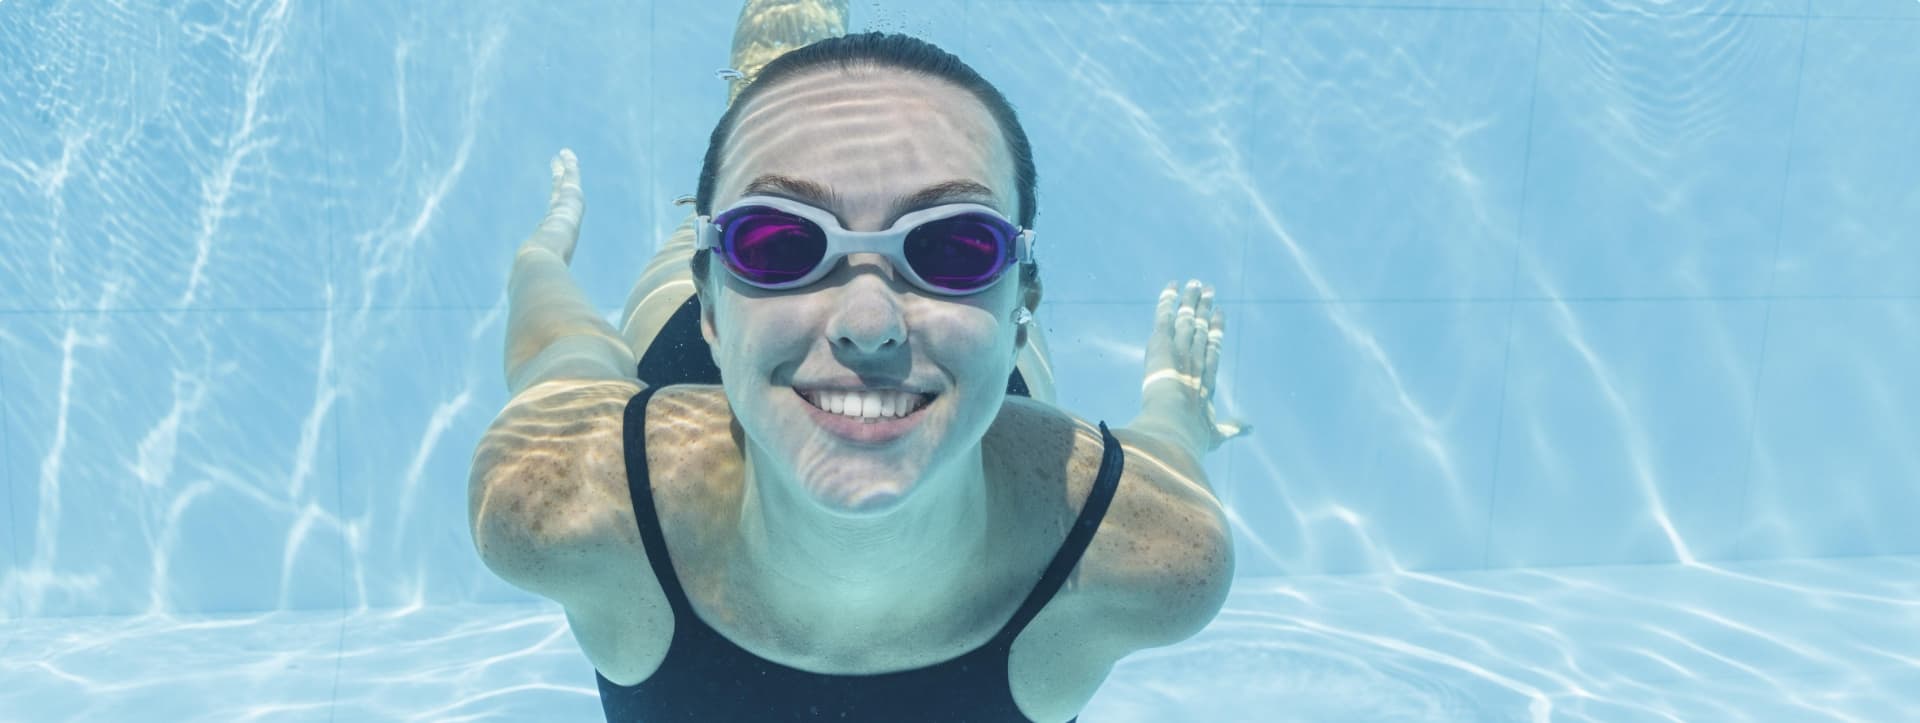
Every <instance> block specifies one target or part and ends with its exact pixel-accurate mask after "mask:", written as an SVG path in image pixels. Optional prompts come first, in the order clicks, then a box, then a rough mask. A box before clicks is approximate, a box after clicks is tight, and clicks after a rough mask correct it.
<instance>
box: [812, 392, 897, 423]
mask: <svg viewBox="0 0 1920 723" xmlns="http://www.w3.org/2000/svg"><path fill="white" fill-rule="evenodd" d="M801 394H802V395H805V396H806V398H807V401H809V402H812V403H813V406H816V407H819V408H821V409H825V410H827V411H829V412H833V413H835V414H844V415H846V416H849V417H862V418H866V417H904V416H906V415H907V414H909V413H911V412H913V410H915V409H919V408H920V405H921V404H922V403H923V402H924V401H925V400H926V397H925V396H924V395H920V394H912V393H908V392H838V391H828V390H819V391H811V392H801Z"/></svg>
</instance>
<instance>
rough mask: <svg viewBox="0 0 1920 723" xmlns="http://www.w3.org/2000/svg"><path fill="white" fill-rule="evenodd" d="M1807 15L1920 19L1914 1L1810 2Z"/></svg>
mask: <svg viewBox="0 0 1920 723" xmlns="http://www.w3.org/2000/svg"><path fill="white" fill-rule="evenodd" d="M1807 14H1808V15H1809V16H1810V17H1815V18H1900V19H1915V18H1920V2H1914V0H1808V5H1807Z"/></svg>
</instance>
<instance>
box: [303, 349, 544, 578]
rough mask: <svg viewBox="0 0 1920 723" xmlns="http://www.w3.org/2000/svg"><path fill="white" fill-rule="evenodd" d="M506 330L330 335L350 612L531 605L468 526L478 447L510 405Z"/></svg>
mask: <svg viewBox="0 0 1920 723" xmlns="http://www.w3.org/2000/svg"><path fill="white" fill-rule="evenodd" d="M505 322H506V318H505V315H504V314H503V313H489V312H487V311H389V312H384V313H380V314H378V315H377V316H374V317H371V318H369V319H367V320H366V322H365V323H364V324H361V323H356V322H351V321H348V322H346V323H342V324H340V325H339V326H337V327H336V328H335V330H334V339H335V344H336V348H337V349H338V350H339V351H340V354H341V357H340V358H341V359H342V362H341V365H340V371H339V376H338V382H339V385H340V389H341V392H342V394H341V399H340V405H339V412H338V413H339V419H340V486H341V505H340V510H341V517H342V519H343V521H344V522H345V523H346V525H347V526H348V528H349V529H351V530H352V531H353V534H352V535H351V536H350V537H349V539H348V547H349V550H348V559H349V560H350V561H351V565H350V566H349V569H348V571H347V580H348V589H347V605H348V606H349V607H362V606H365V607H375V608H378V607H399V606H411V605H423V604H424V605H436V604H447V603H461V602H476V601H480V602H503V601H514V602H529V601H531V600H532V599H533V598H532V597H531V596H529V595H528V594H526V593H523V592H520V591H518V590H516V589H514V588H512V587H510V586H508V585H507V584H506V583H505V582H503V581H501V580H500V578H498V577H497V576H495V575H494V574H493V573H492V572H490V571H488V570H487V569H486V568H485V567H484V566H483V565H482V564H481V562H480V558H479V556H478V554H477V553H476V552H475V551H474V545H473V535H472V532H471V528H470V526H469V524H468V518H467V481H468V471H469V464H470V462H471V461H472V459H473V452H474V448H475V446H476V445H477V444H478V443H479V440H480V435H481V434H482V433H484V432H485V431H486V429H487V426H488V425H489V424H490V423H492V421H493V418H494V416H495V415H497V414H499V413H500V410H501V409H502V408H503V407H504V406H505V404H506V400H507V387H506V381H505V379H504V378H502V374H501V352H502V349H503V348H504V336H505V329H506V323H505ZM394 329H404V330H406V333H404V334H395V333H391V330H394Z"/></svg>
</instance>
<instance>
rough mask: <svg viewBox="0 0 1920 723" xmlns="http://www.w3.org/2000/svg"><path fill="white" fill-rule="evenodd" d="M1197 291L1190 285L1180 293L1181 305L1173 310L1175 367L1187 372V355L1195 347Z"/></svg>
mask: <svg viewBox="0 0 1920 723" xmlns="http://www.w3.org/2000/svg"><path fill="white" fill-rule="evenodd" d="M1196 296H1197V292H1196V291H1195V290H1194V288H1193V287H1192V286H1191V285H1189V286H1188V287H1187V288H1186V289H1185V290H1184V291H1183V292H1182V293H1181V294H1180V306H1179V308H1177V309H1174V312H1173V340H1172V344H1173V348H1172V351H1173V356H1174V364H1175V368H1176V369H1178V370H1179V371H1180V372H1181V373H1183V374H1184V373H1186V372H1187V371H1188V367H1189V366H1190V364H1189V363H1188V362H1187V357H1188V356H1190V352H1191V351H1192V349H1193V305H1194V302H1195V301H1196V299H1195V297H1196Z"/></svg>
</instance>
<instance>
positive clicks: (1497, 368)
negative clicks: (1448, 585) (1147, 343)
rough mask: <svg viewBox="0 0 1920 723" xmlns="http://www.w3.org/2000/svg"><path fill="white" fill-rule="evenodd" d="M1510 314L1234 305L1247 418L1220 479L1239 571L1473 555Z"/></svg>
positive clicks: (1462, 308)
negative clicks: (1236, 536)
mask: <svg viewBox="0 0 1920 723" xmlns="http://www.w3.org/2000/svg"><path fill="white" fill-rule="evenodd" d="M1507 313H1508V312H1507V307H1506V304H1505V303H1504V302H1499V303H1484V302H1475V303H1339V304H1323V303H1301V304H1285V303H1270V304H1249V305H1246V308H1245V311H1244V313H1241V314H1239V319H1238V321H1237V322H1236V321H1235V320H1232V319H1230V320H1229V321H1228V333H1229V334H1230V335H1232V336H1234V337H1236V338H1237V339H1236V340H1235V341H1230V342H1229V343H1237V344H1238V345H1239V348H1238V349H1237V350H1236V351H1234V352H1233V353H1234V355H1235V358H1236V359H1238V369H1239V370H1240V373H1239V375H1238V377H1237V378H1236V379H1237V385H1236V395H1237V396H1236V400H1237V401H1238V402H1239V405H1238V408H1237V409H1236V411H1237V412H1238V413H1239V414H1240V415H1241V416H1243V417H1245V418H1246V419H1247V420H1248V421H1250V422H1251V423H1252V424H1253V425H1254V431H1253V434H1252V435H1250V436H1249V437H1247V438H1245V439H1242V440H1237V441H1234V442H1230V443H1229V444H1230V445H1231V446H1230V447H1229V448H1227V450H1226V451H1229V452H1230V453H1231V460H1230V463H1229V464H1230V468H1231V471H1230V475H1231V478H1230V479H1228V480H1227V481H1225V482H1224V483H1223V485H1222V486H1223V488H1224V489H1225V491H1226V494H1227V496H1228V499H1227V501H1228V503H1229V504H1230V505H1231V507H1232V508H1233V509H1234V511H1235V512H1236V514H1237V515H1238V516H1239V518H1240V519H1241V521H1242V523H1243V524H1242V528H1243V529H1242V530H1241V532H1242V533H1243V537H1244V538H1245V539H1244V540H1243V542H1242V544H1241V547H1240V548H1239V550H1238V555H1239V560H1240V567H1241V572H1242V574H1245V575H1272V574H1287V575H1296V574H1310V573H1342V572H1364V571H1378V570H1386V569H1393V568H1400V569H1427V570H1431V569H1444V568H1462V567H1477V566H1479V564H1480V561H1481V554H1482V543H1483V542H1484V540H1485V538H1486V526H1487V509H1486V500H1487V487H1488V484H1489V483H1490V482H1491V480H1492V478H1493V453H1494V443H1495V438H1494V435H1495V432H1496V430H1497V429H1498V425H1499V413H1500V407H1499V399H1500V379H1501V376H1500V375H1501V368H1502V363H1503V358H1502V357H1503V353H1504V351H1505V342H1506V328H1507ZM1236 324H1237V325H1236Z"/></svg>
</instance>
